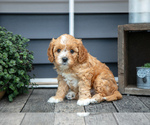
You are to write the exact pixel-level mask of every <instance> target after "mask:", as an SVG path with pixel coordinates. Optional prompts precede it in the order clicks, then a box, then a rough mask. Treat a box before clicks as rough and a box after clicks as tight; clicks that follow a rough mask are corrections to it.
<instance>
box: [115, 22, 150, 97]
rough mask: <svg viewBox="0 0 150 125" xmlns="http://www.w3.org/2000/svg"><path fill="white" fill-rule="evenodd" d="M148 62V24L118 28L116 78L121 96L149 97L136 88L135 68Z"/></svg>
mask: <svg viewBox="0 0 150 125" xmlns="http://www.w3.org/2000/svg"><path fill="white" fill-rule="evenodd" d="M148 62H150V23H148V24H126V25H119V26H118V78H119V91H120V92H121V93H122V94H136V95H150V89H139V88H137V85H136V83H137V79H136V76H137V75H136V67H140V66H142V65H144V63H148Z"/></svg>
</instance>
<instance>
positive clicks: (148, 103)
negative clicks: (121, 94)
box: [138, 96, 150, 109]
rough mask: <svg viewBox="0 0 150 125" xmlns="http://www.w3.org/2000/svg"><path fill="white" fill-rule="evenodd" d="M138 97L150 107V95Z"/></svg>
mask: <svg viewBox="0 0 150 125" xmlns="http://www.w3.org/2000/svg"><path fill="white" fill-rule="evenodd" d="M138 98H139V99H140V100H141V101H142V102H143V103H144V104H145V105H146V106H147V107H148V108H149V109H150V96H147V97H143V96H140V97H138Z"/></svg>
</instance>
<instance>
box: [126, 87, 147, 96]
mask: <svg viewBox="0 0 150 125" xmlns="http://www.w3.org/2000/svg"><path fill="white" fill-rule="evenodd" d="M125 93H126V94H134V95H150V89H140V88H137V87H136V86H135V85H128V86H127V87H125Z"/></svg>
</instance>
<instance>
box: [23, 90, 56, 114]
mask: <svg viewBox="0 0 150 125" xmlns="http://www.w3.org/2000/svg"><path fill="white" fill-rule="evenodd" d="M55 93H56V89H34V91H33V93H32V95H31V96H30V98H29V100H28V102H27V104H26V105H25V107H24V108H23V111H22V112H54V108H55V104H51V103H48V102H47V100H48V99H49V98H50V97H51V96H54V95H55Z"/></svg>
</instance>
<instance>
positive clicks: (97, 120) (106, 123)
mask: <svg viewBox="0 0 150 125" xmlns="http://www.w3.org/2000/svg"><path fill="white" fill-rule="evenodd" d="M85 122H86V125H117V122H116V120H115V118H114V116H113V114H112V113H102V114H96V115H95V114H93V115H89V116H87V117H85Z"/></svg>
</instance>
